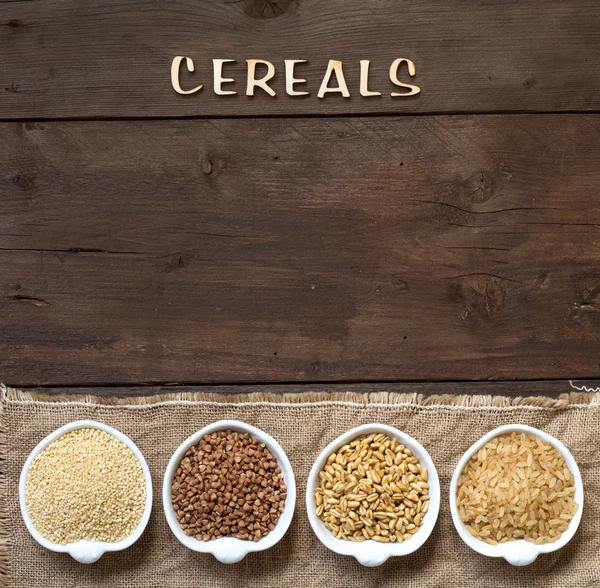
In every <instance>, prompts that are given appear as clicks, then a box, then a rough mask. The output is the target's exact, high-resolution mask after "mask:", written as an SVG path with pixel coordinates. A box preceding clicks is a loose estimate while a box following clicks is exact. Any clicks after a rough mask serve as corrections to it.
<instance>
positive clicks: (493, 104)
mask: <svg viewBox="0 0 600 588" xmlns="http://www.w3.org/2000/svg"><path fill="white" fill-rule="evenodd" d="M0 47H1V48H2V49H1V51H2V67H1V68H0V119H14V118H19V119H32V118H53V117H61V118H77V117H100V118H103V117H174V116H231V115H251V116H257V115H265V114H310V115H321V114H348V113H351V114H359V113H388V114H389V113H438V112H439V113H441V112H492V111H493V112H500V111H519V112H523V111H527V112H532V111H564V110H567V111H593V110H596V111H597V110H599V107H600V50H599V47H600V3H599V2H598V1H597V0H570V1H569V2H565V1H564V0H546V1H544V2H517V1H514V0H511V1H508V2H489V1H488V0H466V1H464V2H458V1H453V2H448V1H447V0H424V1H421V2H407V1H398V0H372V1H370V2H364V1H363V0H327V1H318V0H296V1H290V0H277V1H275V0H234V1H228V0H202V1H199V2H163V1H160V0H143V1H142V0H94V1H92V0H46V1H44V2H40V1H27V2H25V1H0ZM175 55H187V56H190V57H192V58H194V60H195V61H196V75H195V76H194V77H192V76H190V79H189V81H188V80H187V79H186V83H188V84H190V85H191V84H193V86H195V85H197V84H198V83H204V84H205V88H204V89H203V90H202V92H201V93H199V94H194V95H190V96H180V95H177V94H176V93H175V92H174V90H173V89H172V88H171V83H170V74H169V68H170V63H171V60H172V58H173V57H174V56H175ZM396 57H408V58H410V59H412V60H414V61H415V63H416V66H417V77H416V82H417V84H418V85H419V86H421V87H422V92H421V94H419V95H418V96H414V97H412V98H409V99H403V98H395V99H392V98H391V97H390V96H389V94H390V91H392V90H394V89H396V88H395V87H394V86H392V84H391V83H390V82H389V79H388V68H389V66H390V64H391V62H392V61H393V60H394V58H396ZM213 58H230V59H236V60H237V63H236V64H227V68H226V71H227V72H230V73H231V74H232V77H234V78H235V79H236V83H235V84H233V85H232V88H233V89H235V90H237V91H238V93H240V92H241V93H242V94H243V92H244V89H245V63H244V60H245V59H267V60H271V61H272V62H273V63H274V64H275V66H276V72H277V73H276V77H275V80H274V82H273V88H274V89H275V90H276V91H277V92H278V95H277V96H276V97H275V98H271V97H269V96H268V95H267V94H266V93H265V92H262V91H259V92H258V93H257V95H256V96H255V97H254V98H247V97H246V96H244V95H239V94H238V95H237V96H228V97H222V96H220V97H219V96H215V94H214V92H213V88H212V70H211V64H210V60H211V59H213ZM284 59H306V60H308V63H307V64H305V65H301V66H299V68H298V77H304V78H306V79H307V80H308V83H307V85H306V89H307V90H309V91H310V92H311V95H310V96H303V97H296V98H291V97H288V96H286V95H285V91H284V90H285V78H284V71H283V60H284ZM329 59H340V60H342V61H343V62H344V71H345V75H346V78H347V81H348V85H349V87H350V92H351V94H352V96H351V98H350V99H344V98H342V97H341V96H339V95H337V96H336V95H328V96H327V97H326V98H325V99H323V100H318V99H317V97H316V92H317V90H318V88H319V85H320V83H321V80H322V78H323V74H324V72H325V69H326V66H327V60H329ZM360 59H370V60H371V78H372V81H371V89H375V90H379V91H381V92H382V93H383V94H384V96H382V97H369V98H362V97H360V96H359V92H358V90H359V87H358V80H359V60H360ZM196 80H199V82H198V81H196ZM299 89H300V88H299Z"/></svg>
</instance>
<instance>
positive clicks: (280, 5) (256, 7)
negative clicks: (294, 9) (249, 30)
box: [244, 0, 293, 18]
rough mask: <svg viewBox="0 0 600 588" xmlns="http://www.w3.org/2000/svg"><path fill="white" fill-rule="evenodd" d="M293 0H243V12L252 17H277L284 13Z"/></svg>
mask: <svg viewBox="0 0 600 588" xmlns="http://www.w3.org/2000/svg"><path fill="white" fill-rule="evenodd" d="M292 2H293V0H244V12H245V13H246V14H247V15H248V16H250V17H252V18H277V17H278V16H281V15H282V14H285V13H286V12H287V11H288V9H289V7H290V6H291V4H292Z"/></svg>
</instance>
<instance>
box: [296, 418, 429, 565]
mask: <svg viewBox="0 0 600 588" xmlns="http://www.w3.org/2000/svg"><path fill="white" fill-rule="evenodd" d="M306 509H307V513H308V520H309V522H310V525H311V527H312V529H313V531H314V532H315V534H316V536H317V537H318V539H319V540H320V541H321V543H323V545H325V547H327V548H329V549H330V550H331V551H334V552H335V553H338V554H340V555H350V556H353V557H355V558H356V559H357V560H358V562H359V563H361V564H362V565H364V566H369V567H373V566H378V565H381V564H382V563H384V562H385V561H386V560H387V559H388V558H390V557H394V556H401V555H408V554H409V553H412V552H414V551H416V550H417V549H419V547H421V546H422V545H423V543H425V541H426V540H427V538H428V537H429V535H431V532H432V531H433V528H434V526H435V523H436V521H437V517H438V514H439V509H440V483H439V479H438V474H437V470H436V469H435V465H434V464H433V461H432V460H431V457H430V456H429V453H427V451H426V450H425V448H424V447H423V446H422V445H421V444H420V443H419V442H418V441H416V440H415V439H413V438H412V437H410V436H409V435H407V434H406V433H403V432H402V431H399V430H398V429H395V428H394V427H390V426H388V425H381V424H368V425H362V426H360V427H356V428H354V429H352V430H350V431H348V432H347V433H344V434H343V435H342V436H340V437H338V438H337V439H335V440H334V441H332V442H331V443H330V444H329V445H328V446H327V447H326V448H325V449H324V450H323V451H322V452H321V454H320V455H319V457H318V458H317V460H316V461H315V463H314V465H313V467H312V469H311V471H310V474H309V477H308V483H307V488H306Z"/></svg>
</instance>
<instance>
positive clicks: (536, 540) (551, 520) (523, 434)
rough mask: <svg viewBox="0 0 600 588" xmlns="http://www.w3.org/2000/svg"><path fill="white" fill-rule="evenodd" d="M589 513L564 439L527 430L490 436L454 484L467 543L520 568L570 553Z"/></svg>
mask: <svg viewBox="0 0 600 588" xmlns="http://www.w3.org/2000/svg"><path fill="white" fill-rule="evenodd" d="M582 509H583V483H582V480H581V474H580V472H579V468H578V467H577V463H576V462H575V459H574V458H573V456H572V455H571V453H570V452H569V450H568V449H567V448H566V447H565V446H564V445H563V444H562V443H561V442H560V441H559V440H558V439H556V438H555V437H552V436H551V435H549V434H548V433H545V432H544V431H540V430H539V429H534V428H533V427H528V426H526V425H506V426H503V427H498V428H497V429H494V430H493V431H490V432H489V433H488V434H487V435H484V436H483V437H482V438H481V439H480V440H479V441H478V442H477V443H475V444H474V445H473V446H472V447H471V448H470V449H469V450H468V451H467V452H466V453H465V454H464V455H463V457H462V459H461V460H460V462H459V463H458V466H457V467H456V469H455V471H454V475H453V476H452V481H451V484H450V510H451V513H452V520H453V522H454V526H455V527H456V530H457V531H458V534H459V535H460V537H461V539H462V540H463V541H464V542H465V543H466V544H467V545H468V546H469V547H471V549H473V550H475V551H477V552H478V553H481V554H482V555H486V556H488V557H503V558H504V559H505V560H506V561H507V562H508V563H510V564H512V565H514V566H524V565H528V564H530V563H532V562H533V561H534V560H535V559H536V558H537V556H538V555H539V554H541V553H549V552H551V551H556V550H557V549H560V548H561V547H564V546H565V545H566V544H567V543H568V542H569V541H570V540H571V539H572V537H573V535H575V532H576V531H577V527H578V526H579V523H580V521H581V513H582Z"/></svg>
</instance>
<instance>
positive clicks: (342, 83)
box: [317, 59, 350, 98]
mask: <svg viewBox="0 0 600 588" xmlns="http://www.w3.org/2000/svg"><path fill="white" fill-rule="evenodd" d="M333 72H335V77H336V78H337V81H338V86H337V88H329V87H328V84H329V80H330V79H331V74H332V73H333ZM327 92H341V94H342V96H343V97H344V98H350V92H348V86H347V85H346V80H345V79H344V72H343V71H342V62H341V61H336V60H335V59H330V60H329V65H328V66H327V71H326V72H325V77H324V78H323V82H322V83H321V87H320V88H319V92H318V94H317V97H318V98H323V96H325V94H326V93H327Z"/></svg>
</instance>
